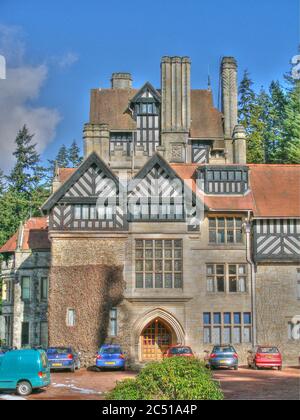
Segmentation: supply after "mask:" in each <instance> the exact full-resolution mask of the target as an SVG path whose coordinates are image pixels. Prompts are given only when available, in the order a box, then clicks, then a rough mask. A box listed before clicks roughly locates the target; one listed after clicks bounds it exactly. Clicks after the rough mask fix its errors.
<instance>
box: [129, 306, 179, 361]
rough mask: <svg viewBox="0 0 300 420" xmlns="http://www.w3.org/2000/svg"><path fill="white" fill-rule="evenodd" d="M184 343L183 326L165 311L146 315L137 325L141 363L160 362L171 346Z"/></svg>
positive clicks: (136, 337)
mask: <svg viewBox="0 0 300 420" xmlns="http://www.w3.org/2000/svg"><path fill="white" fill-rule="evenodd" d="M184 343H185V332H184V330H183V328H182V326H181V324H180V323H179V322H178V321H177V319H176V318H175V317H174V316H173V315H172V314H170V313H169V312H167V311H165V310H163V309H155V310H151V311H149V312H147V313H145V314H144V315H143V316H142V317H140V318H139V320H138V321H137V323H136V325H135V344H136V359H137V360H139V361H140V362H141V361H151V360H159V359H161V358H162V356H163V353H164V352H165V351H166V350H167V348H168V347H169V346H170V345H176V344H184Z"/></svg>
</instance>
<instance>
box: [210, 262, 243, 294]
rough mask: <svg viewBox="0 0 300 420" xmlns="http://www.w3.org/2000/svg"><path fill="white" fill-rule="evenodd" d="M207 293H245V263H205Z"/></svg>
mask: <svg viewBox="0 0 300 420" xmlns="http://www.w3.org/2000/svg"><path fill="white" fill-rule="evenodd" d="M206 282H207V292H208V293H246V292H247V265H246V264H207V266H206Z"/></svg>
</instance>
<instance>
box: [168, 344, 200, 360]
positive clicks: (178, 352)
mask: <svg viewBox="0 0 300 420" xmlns="http://www.w3.org/2000/svg"><path fill="white" fill-rule="evenodd" d="M164 357H195V355H194V353H193V350H192V349H191V348H190V347H187V346H172V347H170V348H169V349H168V350H167V351H166V352H165V354H164Z"/></svg>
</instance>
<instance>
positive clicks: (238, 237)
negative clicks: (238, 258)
mask: <svg viewBox="0 0 300 420" xmlns="http://www.w3.org/2000/svg"><path fill="white" fill-rule="evenodd" d="M236 242H237V243H242V242H243V234H242V231H241V230H237V231H236Z"/></svg>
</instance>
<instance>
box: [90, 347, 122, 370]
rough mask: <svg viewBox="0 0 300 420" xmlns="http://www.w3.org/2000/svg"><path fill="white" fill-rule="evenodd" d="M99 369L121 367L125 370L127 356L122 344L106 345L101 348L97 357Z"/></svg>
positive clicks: (120, 368)
mask: <svg viewBox="0 0 300 420" xmlns="http://www.w3.org/2000/svg"><path fill="white" fill-rule="evenodd" d="M96 366H97V368H98V369H105V368H106V369H119V370H125V367H126V358H125V354H124V352H123V351H122V349H121V347H120V346H117V345H104V346H102V347H101V348H100V350H99V352H98V353H97V357H96Z"/></svg>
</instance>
